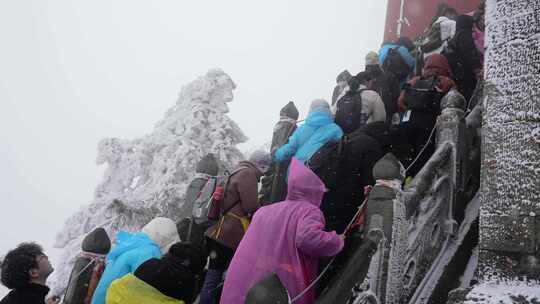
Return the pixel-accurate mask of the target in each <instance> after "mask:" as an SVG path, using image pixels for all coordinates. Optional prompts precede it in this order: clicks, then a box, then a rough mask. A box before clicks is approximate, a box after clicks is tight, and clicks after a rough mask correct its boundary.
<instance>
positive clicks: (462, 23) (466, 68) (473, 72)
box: [443, 15, 483, 101]
mask: <svg viewBox="0 0 540 304" xmlns="http://www.w3.org/2000/svg"><path fill="white" fill-rule="evenodd" d="M473 26H474V18H473V17H471V16H468V15H461V16H459V17H458V18H457V20H456V34H455V35H454V38H452V40H450V41H449V42H448V47H447V49H446V50H445V51H444V52H443V55H444V56H445V57H446V59H447V60H448V64H450V68H451V69H452V74H453V79H454V81H455V82H456V85H457V87H458V90H459V92H460V93H461V94H462V95H463V97H465V100H467V101H469V100H470V98H471V96H472V94H473V92H474V89H475V88H476V84H477V81H478V76H479V75H480V74H481V71H482V66H483V64H482V61H483V58H482V54H481V53H480V51H478V49H477V47H476V45H475V44H474V38H473Z"/></svg>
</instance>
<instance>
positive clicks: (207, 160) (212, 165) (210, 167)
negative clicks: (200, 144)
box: [195, 153, 219, 176]
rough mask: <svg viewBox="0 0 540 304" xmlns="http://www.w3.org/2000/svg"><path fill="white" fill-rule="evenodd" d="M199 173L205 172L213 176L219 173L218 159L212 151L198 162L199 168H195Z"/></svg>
mask: <svg viewBox="0 0 540 304" xmlns="http://www.w3.org/2000/svg"><path fill="white" fill-rule="evenodd" d="M195 172H197V173H204V174H208V175H211V176H216V175H218V172H219V164H218V162H217V160H216V157H215V156H214V154H212V153H208V154H206V155H205V156H204V157H203V158H202V159H201V160H200V161H199V162H198V163H197V168H196V169H195Z"/></svg>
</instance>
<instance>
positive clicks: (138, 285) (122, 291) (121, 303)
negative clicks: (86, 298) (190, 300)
mask: <svg viewBox="0 0 540 304" xmlns="http://www.w3.org/2000/svg"><path fill="white" fill-rule="evenodd" d="M106 303H107V304H142V303H144V304H185V302H184V301H182V300H178V299H175V298H171V297H169V296H166V295H164V294H162V293H161V292H160V291H159V290H157V289H155V288H154V287H152V286H151V285H149V284H147V283H146V282H144V281H143V280H141V279H139V278H137V277H136V276H135V275H133V274H131V273H130V274H127V275H125V276H123V277H122V278H121V279H118V280H115V281H114V282H112V284H111V287H109V290H108V291H107V302H106Z"/></svg>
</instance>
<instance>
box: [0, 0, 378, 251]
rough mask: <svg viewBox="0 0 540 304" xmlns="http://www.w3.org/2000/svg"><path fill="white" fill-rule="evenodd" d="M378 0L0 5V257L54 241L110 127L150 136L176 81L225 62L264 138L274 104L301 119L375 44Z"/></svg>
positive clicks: (16, 1)
mask: <svg viewBox="0 0 540 304" xmlns="http://www.w3.org/2000/svg"><path fill="white" fill-rule="evenodd" d="M385 8H386V1H382V0H343V1H341V0H337V1H327V0H316V1H313V0H311V1H305V0H302V1H299V0H274V1H248V0H244V1H234V0H231V1H203V0H200V1H181V0H159V1H142V0H107V1H105V0H93V1H80V0H56V1H48V0H11V1H10V0H3V1H0V38H1V40H0V41H1V42H0V43H1V45H0V102H1V105H2V107H1V109H2V110H1V111H0V142H1V145H2V157H1V158H0V198H1V199H2V209H1V210H2V211H0V231H2V233H3V236H2V238H0V255H2V254H5V251H6V250H8V249H10V248H12V247H14V246H15V245H16V244H18V243H20V242H22V241H27V240H36V241H38V242H39V243H42V244H44V245H45V246H46V248H48V249H49V248H50V247H51V245H52V242H53V239H54V236H55V234H56V233H57V232H58V230H59V229H60V228H61V226H62V224H63V222H64V220H65V219H66V218H67V217H68V216H69V215H71V214H72V213H73V212H75V211H76V210H78V208H80V206H82V205H84V204H87V203H89V202H91V201H92V198H93V191H94V187H95V186H96V184H97V182H98V181H99V180H100V177H101V174H102V172H103V168H98V167H97V166H96V165H95V158H96V155H97V153H96V152H97V150H96V147H97V142H98V141H99V140H100V139H101V138H104V137H120V138H129V139H131V138H135V137H139V136H142V135H144V134H146V133H150V132H151V130H152V129H153V125H154V123H156V122H157V121H158V120H159V119H160V118H161V117H162V116H163V114H164V113H165V111H166V110H167V109H168V108H169V107H171V106H172V105H173V104H174V103H175V102H176V99H177V94H178V92H179V91H180V89H181V87H182V85H184V84H186V83H188V82H190V81H192V80H194V79H195V78H196V77H198V76H200V75H203V74H205V73H206V71H207V70H208V69H209V68H214V67H219V68H221V69H223V70H224V71H225V72H226V73H228V74H229V75H230V76H231V77H232V79H233V80H234V81H235V83H236V84H237V89H236V90H235V92H234V94H235V98H234V101H233V102H232V103H231V104H230V110H231V111H230V116H231V117H232V118H233V119H234V120H235V121H236V122H237V123H238V124H239V125H240V127H241V128H242V130H243V131H244V132H245V134H246V135H247V136H248V137H249V138H250V142H249V143H248V144H246V145H243V146H242V147H243V148H245V147H247V146H260V145H262V144H263V143H265V142H267V141H269V140H270V139H271V138H270V137H271V132H272V128H273V125H274V123H275V122H276V120H277V118H278V113H279V109H280V108H281V107H282V106H283V105H284V104H286V103H287V102H288V101H289V100H294V101H295V102H296V103H297V105H298V107H299V108H300V110H301V113H302V114H301V117H303V116H304V115H305V111H306V110H307V109H308V106H309V102H310V101H311V100H313V99H315V98H321V97H322V98H325V99H327V100H329V99H330V95H331V93H332V89H333V86H334V84H335V78H336V75H337V74H338V73H339V72H341V71H342V70H343V69H345V68H347V69H349V71H351V73H358V72H359V71H361V70H362V67H363V64H364V56H365V54H366V53H367V52H368V51H370V50H377V49H378V47H379V45H380V43H381V42H382V33H383V25H384V16H385Z"/></svg>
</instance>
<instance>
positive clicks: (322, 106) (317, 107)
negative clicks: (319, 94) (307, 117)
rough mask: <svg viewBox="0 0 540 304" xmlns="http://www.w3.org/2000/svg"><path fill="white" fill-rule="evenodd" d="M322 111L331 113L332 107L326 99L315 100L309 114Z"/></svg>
mask: <svg viewBox="0 0 540 304" xmlns="http://www.w3.org/2000/svg"><path fill="white" fill-rule="evenodd" d="M315 111H320V112H328V113H330V105H329V104H328V102H327V101H326V100H324V99H315V100H313V101H312V102H311V105H310V106H309V113H312V112H315Z"/></svg>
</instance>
